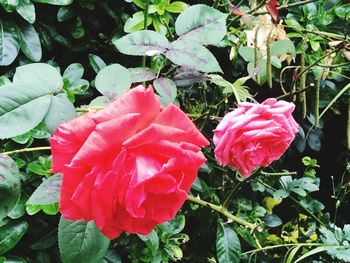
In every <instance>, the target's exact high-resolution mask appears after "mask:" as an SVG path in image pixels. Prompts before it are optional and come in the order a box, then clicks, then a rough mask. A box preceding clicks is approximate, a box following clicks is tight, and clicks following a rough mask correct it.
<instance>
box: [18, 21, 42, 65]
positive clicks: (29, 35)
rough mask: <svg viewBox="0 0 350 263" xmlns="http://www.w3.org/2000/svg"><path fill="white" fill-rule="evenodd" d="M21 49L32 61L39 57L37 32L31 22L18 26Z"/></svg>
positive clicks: (39, 45) (39, 49) (36, 60)
mask: <svg viewBox="0 0 350 263" xmlns="http://www.w3.org/2000/svg"><path fill="white" fill-rule="evenodd" d="M19 29H20V35H21V50H22V52H23V53H24V55H26V57H27V58H29V59H30V60H32V61H34V62H38V61H40V59H41V55H42V51H41V44H40V39H39V35H38V33H37V32H36V31H35V28H34V27H33V26H32V25H31V24H22V25H21V26H20V28H19Z"/></svg>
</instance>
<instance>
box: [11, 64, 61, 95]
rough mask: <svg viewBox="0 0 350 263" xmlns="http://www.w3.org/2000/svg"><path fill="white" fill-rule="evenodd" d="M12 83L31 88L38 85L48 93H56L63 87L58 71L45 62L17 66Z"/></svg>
mask: <svg viewBox="0 0 350 263" xmlns="http://www.w3.org/2000/svg"><path fill="white" fill-rule="evenodd" d="M13 83H14V84H21V85H25V86H26V87H31V88H33V89H37V88H39V87H40V89H41V90H44V89H45V90H47V91H49V92H50V93H57V92H59V91H61V90H62V88H63V80H62V77H61V75H60V73H59V71H58V70H57V69H56V68H54V67H53V66H51V65H49V64H45V63H32V64H27V65H24V66H20V67H18V68H17V69H16V73H15V75H14V76H13Z"/></svg>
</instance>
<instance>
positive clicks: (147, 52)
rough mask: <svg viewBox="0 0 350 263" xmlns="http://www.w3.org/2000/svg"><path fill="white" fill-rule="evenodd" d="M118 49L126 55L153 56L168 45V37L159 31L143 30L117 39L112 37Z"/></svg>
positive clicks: (161, 51)
mask: <svg viewBox="0 0 350 263" xmlns="http://www.w3.org/2000/svg"><path fill="white" fill-rule="evenodd" d="M112 42H113V44H114V45H115V46H116V47H117V48H118V50H119V51H120V52H121V53H123V54H126V55H133V56H154V55H159V54H161V53H164V52H165V50H166V48H167V47H168V45H169V41H168V39H166V37H165V36H163V35H162V34H161V33H158V32H155V31H150V30H143V31H138V32H134V33H130V34H128V35H126V36H124V37H122V38H119V39H115V38H114V39H112Z"/></svg>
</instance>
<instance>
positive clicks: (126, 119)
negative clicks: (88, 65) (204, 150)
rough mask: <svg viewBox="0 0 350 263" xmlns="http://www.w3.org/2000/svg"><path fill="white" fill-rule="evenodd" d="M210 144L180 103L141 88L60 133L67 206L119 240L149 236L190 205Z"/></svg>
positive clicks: (56, 139)
mask: <svg viewBox="0 0 350 263" xmlns="http://www.w3.org/2000/svg"><path fill="white" fill-rule="evenodd" d="M205 145H208V141H207V139H206V138H205V137H204V136H203V135H202V134H201V133H200V132H199V131H198V130H197V128H196V127H195V125H194V124H193V123H192V121H191V120H190V119H189V118H188V117H187V116H186V115H185V113H184V112H182V111H181V110H180V109H179V108H178V107H177V106H175V105H173V104H171V105H169V106H168V107H166V108H165V109H162V108H161V107H160V104H159V101H158V98H157V97H156V96H155V94H154V92H153V89H152V88H151V87H150V88H148V89H145V88H144V87H143V86H138V87H136V88H133V89H131V90H130V91H129V92H128V93H127V94H125V95H124V96H122V97H120V98H119V99H117V100H116V101H114V102H112V103H111V104H110V105H109V106H107V107H106V108H105V109H103V110H101V111H98V112H89V113H87V114H85V115H82V116H80V117H79V118H76V119H73V120H71V121H69V122H67V123H64V124H62V125H60V126H59V127H58V129H57V130H56V132H55V133H54V135H53V136H52V138H51V147H52V161H53V167H52V168H53V171H55V172H61V173H62V174H63V182H62V188H61V196H60V203H59V206H60V211H61V213H62V215H63V216H64V217H66V218H67V219H71V220H79V219H83V220H85V221H90V220H94V221H95V223H96V225H97V226H98V227H99V229H100V230H101V231H102V232H103V233H104V234H105V235H106V236H107V237H109V238H111V239H112V238H115V237H117V236H119V235H120V233H121V232H122V231H126V232H129V233H139V234H148V233H150V232H151V231H152V229H153V228H154V227H155V226H156V225H157V224H160V223H163V222H165V221H168V220H170V219H172V218H173V217H174V216H175V214H176V213H177V211H178V210H179V209H180V207H181V206H182V204H183V203H184V201H185V199H186V198H187V192H188V191H189V189H190V187H191V184H192V183H193V181H194V180H195V178H196V176H197V170H198V168H199V167H200V166H201V165H202V164H203V163H204V162H205V160H206V159H205V158H204V157H203V156H202V155H201V154H199V153H198V152H199V151H200V147H202V146H205Z"/></svg>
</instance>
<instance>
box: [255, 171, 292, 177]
mask: <svg viewBox="0 0 350 263" xmlns="http://www.w3.org/2000/svg"><path fill="white" fill-rule="evenodd" d="M260 173H261V174H262V175H267V176H286V175H297V172H281V173H267V172H264V171H261V172H260Z"/></svg>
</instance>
